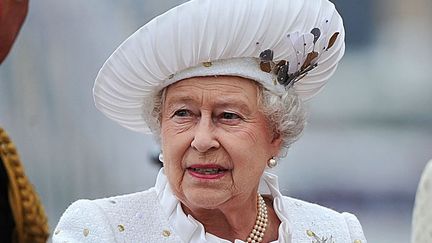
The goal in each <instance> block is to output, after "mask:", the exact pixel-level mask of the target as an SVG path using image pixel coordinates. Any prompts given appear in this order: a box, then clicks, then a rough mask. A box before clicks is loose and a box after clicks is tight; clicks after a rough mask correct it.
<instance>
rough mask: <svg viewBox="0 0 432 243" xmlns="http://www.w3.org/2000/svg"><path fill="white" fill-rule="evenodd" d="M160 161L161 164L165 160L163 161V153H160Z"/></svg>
mask: <svg viewBox="0 0 432 243" xmlns="http://www.w3.org/2000/svg"><path fill="white" fill-rule="evenodd" d="M159 161H160V162H162V163H163V162H164V160H163V153H162V152H161V153H159Z"/></svg>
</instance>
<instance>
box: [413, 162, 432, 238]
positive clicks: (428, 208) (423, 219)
mask: <svg viewBox="0 0 432 243" xmlns="http://www.w3.org/2000/svg"><path fill="white" fill-rule="evenodd" d="M429 242H432V160H430V161H429V162H428V163H427V165H426V167H425V169H424V171H423V173H422V176H421V179H420V182H419V185H418V188H417V193H416V198H415V204H414V212H413V220H412V234H411V243H429Z"/></svg>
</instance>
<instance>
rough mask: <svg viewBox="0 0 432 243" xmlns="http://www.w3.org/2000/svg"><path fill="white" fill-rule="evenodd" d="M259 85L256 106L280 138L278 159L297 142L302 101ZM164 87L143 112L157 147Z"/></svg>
mask: <svg viewBox="0 0 432 243" xmlns="http://www.w3.org/2000/svg"><path fill="white" fill-rule="evenodd" d="M257 84H258V102H259V105H260V106H261V111H262V112H263V114H264V115H265V117H266V118H267V121H268V122H269V124H270V128H271V129H272V131H273V133H274V134H276V135H278V136H281V139H282V148H281V151H280V152H279V154H278V156H277V157H278V158H282V157H285V156H286V155H287V152H288V149H289V147H290V146H291V145H292V144H293V143H294V142H295V141H297V140H298V139H299V138H300V136H301V134H302V132H303V130H304V128H305V126H306V112H305V107H304V104H303V101H302V100H301V99H300V98H299V97H298V95H297V93H296V92H295V91H294V90H293V89H292V88H291V89H289V90H288V91H287V92H286V93H284V94H283V95H275V94H274V93H272V92H271V91H269V90H267V89H266V88H264V87H263V86H262V85H261V84H259V83H257ZM166 90H167V87H165V88H164V89H162V90H161V91H159V92H158V93H156V94H155V95H154V98H153V102H152V104H146V105H145V106H144V107H145V108H147V109H148V108H149V107H153V109H152V110H151V109H150V110H147V109H145V110H144V113H145V114H148V115H144V116H143V117H146V118H147V119H146V123H147V125H148V126H149V128H150V130H151V131H152V133H153V135H154V136H155V139H156V141H157V142H158V143H160V139H161V137H160V132H161V127H160V125H161V118H162V107H163V102H164V100H165V95H166Z"/></svg>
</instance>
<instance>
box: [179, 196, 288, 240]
mask: <svg viewBox="0 0 432 243" xmlns="http://www.w3.org/2000/svg"><path fill="white" fill-rule="evenodd" d="M257 202H258V199H257V194H251V195H250V196H248V197H245V198H243V199H239V198H235V199H231V200H230V201H228V202H226V203H224V205H222V206H220V207H218V208H217V209H203V208H193V207H188V206H186V205H184V204H182V206H183V210H184V212H185V213H186V214H190V215H192V216H193V217H194V218H195V219H196V220H198V221H199V222H201V224H203V226H204V228H205V231H206V232H208V233H211V234H213V235H216V236H218V237H220V238H223V239H226V240H229V241H231V242H234V240H235V239H241V240H246V239H247V238H248V237H249V235H250V233H251V230H252V228H253V227H254V225H255V222H256V219H257V212H258V209H257ZM267 205H268V206H269V205H270V207H271V202H270V203H267ZM270 207H269V223H268V226H267V228H268V229H267V232H266V237H265V238H267V239H268V240H269V241H270V240H276V239H277V228H278V226H279V223H280V221H279V219H278V218H277V216H276V214H275V213H274V211H273V210H272V209H271V208H270Z"/></svg>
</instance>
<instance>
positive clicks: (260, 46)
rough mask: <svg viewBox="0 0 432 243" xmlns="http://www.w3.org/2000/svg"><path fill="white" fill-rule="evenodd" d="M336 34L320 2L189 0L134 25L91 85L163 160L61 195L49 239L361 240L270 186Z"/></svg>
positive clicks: (340, 47)
mask: <svg viewBox="0 0 432 243" xmlns="http://www.w3.org/2000/svg"><path fill="white" fill-rule="evenodd" d="M344 36H345V32H344V27H343V23H342V18H341V16H340V15H339V13H338V12H337V11H336V8H335V6H334V5H333V4H332V3H331V2H329V1H328V0H236V1H233V0H217V1H215V0H192V1H189V2H186V3H185V4H182V5H180V6H177V7H175V8H173V9H171V10H169V11H167V12H166V13H164V14H162V15H160V16H158V17H156V18H154V19H153V20H152V21H150V22H149V23H147V24H146V25H144V26H143V27H142V28H140V29H139V30H138V31H136V32H135V33H134V34H132V35H131V36H130V37H129V38H128V39H127V40H126V41H125V42H123V44H121V45H120V47H118V48H117V49H116V51H115V52H114V53H113V54H112V55H111V56H110V57H109V58H108V60H107V61H106V62H105V64H104V65H103V67H102V68H101V70H100V71H99V74H98V76H97V78H96V82H95V85H94V89H93V94H94V100H95V103H96V107H97V108H98V109H99V110H100V111H101V112H102V113H104V114H105V115H106V116H107V117H109V118H111V119H112V120H114V121H116V122H118V123H119V124H120V125H122V126H124V127H126V128H129V129H132V130H134V131H137V132H141V133H145V134H149V133H152V134H153V135H154V136H155V139H156V140H157V141H158V142H159V143H160V145H161V148H162V151H161V154H160V156H159V159H160V160H161V162H163V168H162V169H161V170H160V171H159V174H158V176H157V179H156V183H155V186H154V187H152V188H150V189H149V190H146V191H143V192H138V193H134V194H129V195H122V196H116V197H111V198H105V199H98V200H78V201H77V202H75V203H73V204H72V205H71V206H69V208H68V209H67V210H66V211H65V213H64V214H63V216H62V217H61V219H60V221H59V223H58V225H57V227H56V229H55V231H54V235H53V241H54V242H59V243H60V242H65V241H67V242H193V243H200V242H219V243H220V242H237V243H240V242H286V243H288V242H290V243H304V242H315V243H318V242H319V243H324V242H325V243H333V242H338V243H361V242H363V243H365V242H366V239H365V236H364V234H363V231H362V227H361V224H360V223H359V221H358V219H357V217H356V216H355V215H353V214H350V213H339V212H336V211H333V210H331V209H328V208H325V207H322V206H319V205H316V204H312V203H309V202H305V201H301V200H298V199H295V198H291V197H287V196H283V195H282V194H281V192H280V190H279V185H278V179H277V176H276V175H274V174H272V173H270V172H269V171H268V169H270V168H274V167H276V166H277V164H278V160H279V159H280V158H281V157H284V156H285V155H286V154H287V149H288V148H289V147H290V145H291V144H292V143H293V142H295V141H296V140H297V139H298V138H299V136H300V135H301V133H302V131H303V128H304V126H305V111H304V105H303V104H304V102H305V101H306V100H308V99H310V98H312V97H313V96H314V95H316V94H317V93H318V92H319V91H320V90H321V89H322V87H323V86H324V85H325V83H326V81H327V80H328V79H329V77H330V76H331V75H332V74H333V73H334V71H335V69H336V67H337V64H338V62H339V60H340V59H341V58H342V56H343V54H344V50H345V44H344ZM113 139H114V138H113ZM317 159H318V158H317ZM119 163H123V164H124V165H125V166H127V161H119ZM107 166H108V165H107ZM143 174H144V173H143ZM124 176H125V177H126V176H127V175H124Z"/></svg>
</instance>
